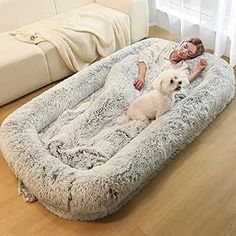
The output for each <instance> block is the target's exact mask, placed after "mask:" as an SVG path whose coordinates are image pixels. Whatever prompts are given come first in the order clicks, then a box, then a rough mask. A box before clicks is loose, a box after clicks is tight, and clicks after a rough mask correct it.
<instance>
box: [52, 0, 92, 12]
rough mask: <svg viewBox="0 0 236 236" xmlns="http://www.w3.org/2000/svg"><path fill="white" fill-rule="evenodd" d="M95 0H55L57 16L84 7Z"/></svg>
mask: <svg viewBox="0 0 236 236" xmlns="http://www.w3.org/2000/svg"><path fill="white" fill-rule="evenodd" d="M93 2H94V0H66V1H65V0H54V3H55V8H56V12H57V14H60V13H62V12H66V11H69V10H72V9H75V8H78V7H81V6H83V5H87V4H90V3H93Z"/></svg>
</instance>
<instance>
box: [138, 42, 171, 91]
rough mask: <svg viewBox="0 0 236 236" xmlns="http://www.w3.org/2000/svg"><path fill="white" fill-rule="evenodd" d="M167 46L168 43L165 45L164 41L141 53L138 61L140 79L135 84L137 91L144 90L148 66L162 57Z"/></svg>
mask: <svg viewBox="0 0 236 236" xmlns="http://www.w3.org/2000/svg"><path fill="white" fill-rule="evenodd" d="M166 46H167V43H166V42H165V43H164V42H162V41H157V42H155V43H153V44H152V45H151V46H149V47H147V48H145V49H143V50H142V51H141V52H140V54H139V59H138V68H139V71H138V77H137V79H136V80H135V82H134V87H135V88H136V89H138V90H140V89H142V88H143V86H144V83H145V74H146V70H147V67H148V65H151V64H152V63H154V62H155V61H156V59H157V58H158V56H159V55H160V52H161V51H162V49H163V48H164V47H166Z"/></svg>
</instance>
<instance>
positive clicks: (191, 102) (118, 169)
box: [0, 39, 235, 220]
mask: <svg viewBox="0 0 236 236" xmlns="http://www.w3.org/2000/svg"><path fill="white" fill-rule="evenodd" d="M155 40H158V39H148V40H144V41H142V42H139V43H136V44H134V45H132V46H129V47H126V48H124V49H122V50H120V51H118V52H116V53H114V54H113V55H110V56H108V57H107V58H105V59H103V60H101V61H99V62H96V63H94V64H93V65H91V66H90V67H88V68H86V69H84V70H83V71H81V72H78V73H77V74H75V75H73V76H72V77H70V78H69V79H67V80H65V81H63V82H61V83H60V84H58V85H57V86H55V87H53V88H51V89H50V90H48V91H46V92H44V93H43V94H41V95H40V96H38V97H36V98H35V99H33V100H32V101H31V102H29V103H27V104H26V105H24V106H23V107H21V108H20V109H18V110H17V111H15V112H14V113H13V114H11V115H10V116H9V117H8V118H7V119H6V120H5V121H4V122H3V124H2V127H1V136H0V137H1V149H2V153H3V155H4V157H5V159H6V161H7V162H8V164H9V166H10V168H11V170H12V171H13V172H14V173H15V175H16V177H17V178H18V180H19V191H20V194H21V195H22V196H23V197H24V199H25V200H26V201H28V202H33V201H36V200H38V201H39V202H40V203H41V204H42V205H44V206H45V207H46V208H47V209H49V210H50V211H51V212H53V213H55V214H56V215H58V216H60V217H63V218H65V219H74V220H95V219H97V218H101V217H104V216H106V215H108V214H111V213H113V212H115V211H117V210H118V209H119V208H120V207H121V206H122V205H124V204H125V203H127V201H128V200H130V199H131V198H132V197H133V196H134V195H135V194H136V193H137V192H138V191H139V190H140V189H141V188H142V187H143V186H144V184H146V183H147V181H148V180H149V179H150V178H151V177H152V176H154V174H156V173H157V171H158V170H159V169H160V168H161V167H162V166H163V165H164V164H166V163H167V162H168V161H169V160H170V159H171V158H172V157H174V155H176V153H177V152H179V151H180V150H182V149H184V148H185V147H186V146H187V145H188V144H189V143H191V142H192V141H193V139H194V138H195V137H197V136H198V135H199V134H200V133H201V132H202V130H203V129H204V128H206V127H207V126H208V124H209V123H210V122H211V121H212V120H213V119H214V118H215V117H216V116H217V115H218V114H219V113H220V112H221V111H222V110H223V109H224V108H225V106H226V105H227V104H228V103H229V102H230V100H231V99H232V98H233V96H234V89H235V79H234V73H233V70H232V68H231V67H230V66H229V65H228V64H227V63H226V62H224V61H223V60H221V59H218V58H216V57H214V56H211V55H209V54H206V53H205V54H204V55H202V56H201V57H203V58H206V59H207V62H208V66H207V68H206V69H205V71H204V72H203V74H202V76H201V77H199V78H198V79H197V80H196V81H195V82H194V83H193V84H192V87H191V89H190V90H189V92H188V94H187V96H186V97H185V98H184V99H178V96H176V98H177V100H176V102H175V103H174V105H173V107H172V109H171V110H170V111H169V112H167V113H166V114H164V115H163V116H162V117H160V118H158V119H157V120H155V121H153V122H152V123H151V124H149V125H147V124H146V123H144V122H141V121H130V122H126V123H122V122H120V120H119V117H122V114H124V112H125V110H126V109H127V107H128V104H129V103H130V102H131V101H133V100H134V99H136V98H137V97H138V96H140V95H141V94H142V93H146V92H148V91H150V90H151V89H152V80H153V79H154V78H155V77H156V75H157V74H158V73H159V68H158V67H157V66H156V65H149V68H148V71H147V77H146V84H145V87H144V89H143V90H142V92H139V91H137V90H135V89H134V86H133V83H134V80H135V78H136V77H137V73H138V66H137V58H138V53H139V52H140V50H142V49H143V48H145V47H147V46H149V45H150V44H151V43H152V42H153V41H155ZM198 60H199V58H197V59H194V60H190V61H187V63H188V64H189V66H190V68H193V67H194V66H195V65H196V63H197V61H198ZM185 95H186V94H185ZM180 97H181V96H180Z"/></svg>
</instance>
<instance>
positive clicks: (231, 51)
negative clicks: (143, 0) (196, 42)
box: [155, 0, 236, 66]
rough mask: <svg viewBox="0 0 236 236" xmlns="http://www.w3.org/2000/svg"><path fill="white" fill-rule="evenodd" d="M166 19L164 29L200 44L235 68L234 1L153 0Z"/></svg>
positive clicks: (235, 0) (235, 7) (235, 6)
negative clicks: (225, 57) (228, 61)
mask: <svg viewBox="0 0 236 236" xmlns="http://www.w3.org/2000/svg"><path fill="white" fill-rule="evenodd" d="M155 3H156V9H157V10H158V11H161V12H164V13H165V14H166V15H167V16H168V21H169V22H168V23H169V24H168V28H169V30H170V31H172V32H175V33H178V34H180V35H181V37H182V38H185V37H186V36H189V35H193V36H196V37H199V38H201V39H202V40H203V42H204V44H205V45H206V46H207V47H210V48H211V49H213V50H214V53H215V54H216V55H217V56H222V55H223V54H225V55H227V56H229V58H230V64H231V65H232V66H234V65H236V0H155Z"/></svg>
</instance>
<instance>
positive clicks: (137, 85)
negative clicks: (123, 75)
mask: <svg viewBox="0 0 236 236" xmlns="http://www.w3.org/2000/svg"><path fill="white" fill-rule="evenodd" d="M144 82H145V79H144V76H138V78H137V79H136V80H135V82H134V87H135V88H136V89H137V90H141V89H142V88H143V86H144Z"/></svg>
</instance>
